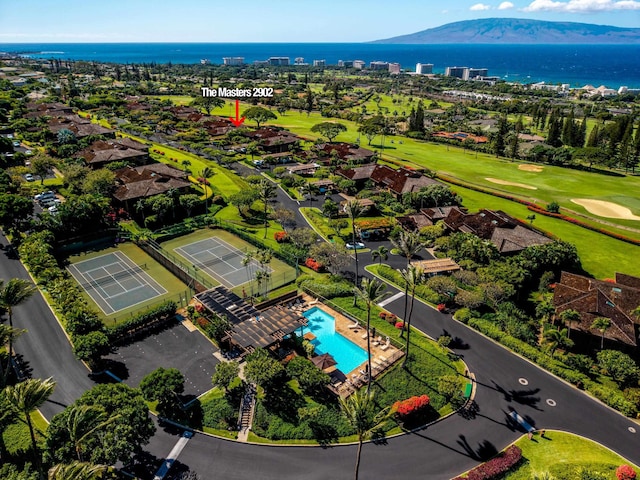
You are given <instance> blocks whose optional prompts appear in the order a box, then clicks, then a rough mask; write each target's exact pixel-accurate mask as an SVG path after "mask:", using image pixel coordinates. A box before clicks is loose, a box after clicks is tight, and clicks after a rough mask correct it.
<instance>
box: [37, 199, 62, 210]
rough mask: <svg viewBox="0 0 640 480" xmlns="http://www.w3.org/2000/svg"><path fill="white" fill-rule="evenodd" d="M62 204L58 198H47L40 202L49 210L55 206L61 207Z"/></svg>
mask: <svg viewBox="0 0 640 480" xmlns="http://www.w3.org/2000/svg"><path fill="white" fill-rule="evenodd" d="M61 203H62V202H61V201H60V200H58V199H57V198H45V199H44V200H42V201H41V202H40V205H42V206H43V207H44V208H49V207H53V206H54V205H60V204H61Z"/></svg>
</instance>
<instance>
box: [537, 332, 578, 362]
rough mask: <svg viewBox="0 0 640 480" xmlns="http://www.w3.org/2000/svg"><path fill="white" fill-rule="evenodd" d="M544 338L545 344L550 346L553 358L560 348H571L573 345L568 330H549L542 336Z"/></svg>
mask: <svg viewBox="0 0 640 480" xmlns="http://www.w3.org/2000/svg"><path fill="white" fill-rule="evenodd" d="M542 337H543V339H544V341H545V343H546V344H547V345H548V346H549V350H550V351H551V356H552V357H553V355H554V353H555V351H556V350H557V349H558V348H569V347H571V346H572V345H573V342H572V341H571V339H569V337H568V336H567V329H566V328H563V329H562V330H556V329H555V328H549V329H547V330H546V331H545V332H544V333H543V334H542Z"/></svg>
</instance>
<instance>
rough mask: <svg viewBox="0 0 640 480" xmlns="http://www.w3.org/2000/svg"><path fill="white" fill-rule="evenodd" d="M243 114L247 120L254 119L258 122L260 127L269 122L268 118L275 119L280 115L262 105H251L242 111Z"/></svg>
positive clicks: (257, 124)
mask: <svg viewBox="0 0 640 480" xmlns="http://www.w3.org/2000/svg"><path fill="white" fill-rule="evenodd" d="M242 116H243V117H245V118H246V119H247V120H252V121H254V122H256V126H257V127H258V128H260V125H261V124H263V123H265V122H267V121H268V120H275V119H276V118H278V116H277V115H276V114H275V113H273V112H272V111H271V110H267V109H266V108H262V107H250V108H248V109H246V110H245V111H244V112H242Z"/></svg>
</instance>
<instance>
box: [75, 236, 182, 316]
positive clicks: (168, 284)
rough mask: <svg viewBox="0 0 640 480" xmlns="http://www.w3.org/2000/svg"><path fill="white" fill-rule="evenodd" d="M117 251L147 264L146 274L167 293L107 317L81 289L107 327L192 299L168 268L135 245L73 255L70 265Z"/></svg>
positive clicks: (139, 262)
mask: <svg viewBox="0 0 640 480" xmlns="http://www.w3.org/2000/svg"><path fill="white" fill-rule="evenodd" d="M117 251H119V252H122V253H124V254H125V255H126V256H127V257H129V258H130V259H131V260H132V261H133V262H134V263H135V264H136V265H143V264H145V265H146V270H144V272H145V273H147V274H148V275H149V276H151V278H153V279H154V280H155V281H156V282H158V283H159V284H160V285H162V286H163V287H164V288H165V290H166V291H167V293H165V294H164V295H160V296H158V297H154V298H152V299H150V300H147V301H145V302H142V303H139V304H137V305H133V306H131V307H128V308H125V309H123V310H120V311H118V312H116V313H114V314H110V315H105V314H104V312H103V311H102V310H101V309H100V308H99V307H98V305H96V304H95V302H94V301H93V300H92V299H91V297H90V296H89V294H87V293H86V292H85V291H84V289H82V287H81V289H82V295H83V297H84V298H85V300H86V301H87V303H89V305H91V306H93V309H94V310H95V311H96V312H97V313H98V316H99V317H100V318H101V319H102V321H103V322H104V323H105V325H107V326H111V325H116V324H117V323H119V322H121V321H123V320H126V319H128V318H129V317H131V316H133V315H135V314H136V313H138V312H141V311H143V310H145V309H146V308H149V307H151V306H154V305H158V304H159V303H162V302H163V301H166V300H173V301H175V302H176V303H177V304H178V305H184V304H185V303H186V301H188V299H189V298H191V293H192V292H191V291H190V290H189V289H188V287H187V286H186V285H185V284H184V283H182V282H181V281H180V280H178V278H177V277H175V276H173V275H172V274H171V273H169V271H168V270H167V269H166V268H164V267H163V266H162V265H160V264H159V263H158V262H156V261H155V260H154V259H153V258H151V257H150V256H149V255H147V254H146V253H145V252H144V251H143V250H142V249H141V248H140V247H138V246H137V245H135V244H134V243H130V242H127V243H121V244H119V245H118V246H117V247H108V248H104V249H102V250H97V251H95V250H94V251H89V252H84V253H81V254H77V255H73V256H71V257H69V258H68V260H69V262H70V263H77V262H81V261H83V260H88V259H90V258H93V257H98V256H100V255H105V254H107V253H111V252H117ZM185 299H186V300H185Z"/></svg>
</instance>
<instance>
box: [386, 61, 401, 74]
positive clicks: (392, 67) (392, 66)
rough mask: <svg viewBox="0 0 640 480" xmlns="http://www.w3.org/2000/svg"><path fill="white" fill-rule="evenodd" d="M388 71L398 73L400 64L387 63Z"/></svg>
mask: <svg viewBox="0 0 640 480" xmlns="http://www.w3.org/2000/svg"><path fill="white" fill-rule="evenodd" d="M388 68H389V73H396V74H397V73H400V64H399V63H390V64H389V65H388Z"/></svg>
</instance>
